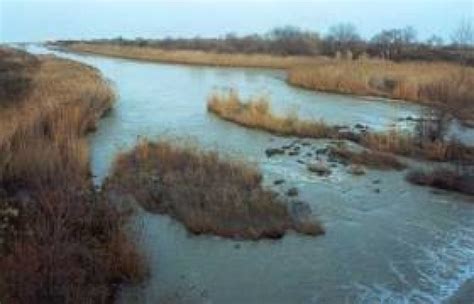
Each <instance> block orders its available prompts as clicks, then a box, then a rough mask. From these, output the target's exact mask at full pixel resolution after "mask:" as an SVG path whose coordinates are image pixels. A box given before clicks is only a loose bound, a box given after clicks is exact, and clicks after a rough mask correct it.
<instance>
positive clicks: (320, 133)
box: [207, 91, 474, 161]
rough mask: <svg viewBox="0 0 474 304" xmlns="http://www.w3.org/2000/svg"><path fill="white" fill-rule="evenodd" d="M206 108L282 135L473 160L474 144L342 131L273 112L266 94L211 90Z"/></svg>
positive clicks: (433, 157) (391, 133) (442, 158)
mask: <svg viewBox="0 0 474 304" xmlns="http://www.w3.org/2000/svg"><path fill="white" fill-rule="evenodd" d="M207 108H208V111H209V112H212V113H214V114H216V115H218V116H219V117H221V118H222V119H225V120H228V121H231V122H234V123H237V124H239V125H242V126H245V127H249V128H255V129H261V130H265V131H268V132H271V133H275V134H280V135H291V136H298V137H308V138H330V139H346V140H350V141H353V142H356V143H358V144H360V145H362V146H364V147H366V148H369V149H371V150H374V151H378V152H384V153H393V154H397V155H402V156H408V157H413V158H422V159H428V160H435V161H452V160H474V148H472V147H466V146H463V145H461V144H459V143H457V142H451V141H450V142H443V141H440V140H434V141H432V140H431V139H428V138H416V137H414V136H413V135H411V134H409V133H400V132H397V131H389V132H385V133H369V132H367V133H362V134H356V133H354V132H339V130H338V129H337V128H336V127H331V126H329V125H327V124H326V123H324V122H323V121H319V122H313V121H307V120H301V119H299V118H298V116H296V115H295V114H291V115H288V116H286V117H279V116H277V115H275V114H274V113H273V112H272V110H271V108H270V105H269V102H268V100H267V99H265V98H264V97H259V98H254V99H252V100H250V101H247V102H242V101H241V100H240V98H239V96H238V94H237V93H236V92H234V91H230V92H227V93H214V94H212V95H211V96H210V97H209V100H208V103H207ZM387 161H389V160H388V159H387Z"/></svg>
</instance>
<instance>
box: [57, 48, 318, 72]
mask: <svg viewBox="0 0 474 304" xmlns="http://www.w3.org/2000/svg"><path fill="white" fill-rule="evenodd" d="M66 48H67V49H68V50H70V51H74V52H84V53H92V54H99V55H105V56H111V57H119V58H127V59H135V60H144V61H153V62H169V63H181V64H193V65H211V66H228V67H256V68H276V69H286V68H289V67H291V66H294V65H296V64H309V63H313V64H314V63H317V62H320V61H321V60H324V59H322V58H319V57H308V56H275V55H266V54H223V53H214V52H204V51H190V50H189V51H188V50H164V49H159V48H155V47H138V46H120V45H107V44H93V43H75V44H72V45H68V46H67V47H66Z"/></svg>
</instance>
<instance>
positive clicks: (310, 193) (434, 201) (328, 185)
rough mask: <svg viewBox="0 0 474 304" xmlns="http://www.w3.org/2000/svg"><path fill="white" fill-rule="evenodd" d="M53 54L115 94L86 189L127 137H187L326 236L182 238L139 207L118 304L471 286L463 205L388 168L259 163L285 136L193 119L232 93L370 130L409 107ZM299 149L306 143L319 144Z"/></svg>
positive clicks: (366, 298)
mask: <svg viewBox="0 0 474 304" xmlns="http://www.w3.org/2000/svg"><path fill="white" fill-rule="evenodd" d="M28 49H29V50H30V51H32V52H35V53H49V52H54V51H50V50H47V49H44V48H42V47H38V46H29V47H28ZM54 53H56V54H58V55H59V56H64V57H68V58H72V59H75V60H78V61H81V62H84V63H87V64H90V65H92V66H94V67H96V68H98V69H99V70H100V71H101V72H102V73H103V75H104V76H105V77H106V78H108V79H110V80H111V82H112V83H113V84H114V86H115V89H116V91H117V93H118V96H119V97H118V100H117V103H116V105H115V108H114V110H113V111H112V112H111V113H110V114H109V115H108V116H106V117H105V118H104V119H103V120H102V121H101V122H100V124H99V127H98V130H97V132H95V133H93V134H91V135H90V137H89V141H90V151H91V165H92V171H93V174H94V176H95V177H94V178H95V182H96V183H97V184H98V185H99V184H100V183H101V182H102V180H103V179H104V178H105V177H106V176H107V174H108V172H109V170H110V168H111V164H112V161H113V159H114V157H115V156H116V155H117V153H119V152H120V151H123V150H126V149H129V148H131V147H132V146H133V145H134V144H135V143H136V142H137V141H138V140H140V138H143V137H146V138H150V139H163V138H167V139H169V140H176V141H186V142H192V143H194V144H195V145H198V146H199V147H201V148H203V149H212V150H218V151H220V152H221V153H223V154H226V155H229V156H230V157H236V158H242V159H245V160H247V161H250V162H253V163H255V165H256V166H258V167H259V168H260V169H261V170H262V172H263V175H264V182H265V184H266V185H267V186H269V187H270V186H271V187H273V186H272V182H273V181H274V180H276V179H281V178H283V179H285V183H284V184H283V185H280V186H278V189H277V190H279V191H281V192H285V190H286V189H288V188H290V187H297V188H298V190H299V193H300V194H299V197H298V199H300V200H303V201H305V202H308V204H310V206H311V209H312V211H313V213H314V215H315V216H316V217H317V218H318V219H319V220H320V221H321V222H322V223H323V225H324V226H325V228H326V232H327V233H326V235H324V236H320V237H308V236H301V235H297V234H295V233H289V234H288V235H286V236H285V237H284V238H283V239H281V240H278V241H267V240H264V241H258V242H255V241H232V240H225V239H222V238H219V237H212V236H199V237H196V236H192V235H189V234H188V233H187V232H186V230H185V229H184V227H183V226H182V225H181V224H180V223H178V222H176V221H174V220H172V219H170V218H168V217H166V216H160V215H155V214H150V213H146V212H139V213H138V214H137V216H136V218H135V223H134V225H132V226H133V227H132V230H134V231H135V230H138V231H140V234H139V236H138V235H137V242H138V245H139V246H140V249H141V250H142V251H143V252H144V254H145V255H146V257H147V259H148V262H149V264H150V267H151V275H150V278H149V280H147V281H146V282H145V284H144V285H143V286H138V287H133V288H131V287H128V288H124V289H123V290H122V292H121V298H120V302H122V303H158V302H165V303H166V301H169V302H172V303H256V304H257V303H264V304H265V303H441V302H443V301H448V302H449V299H450V298H451V297H452V296H453V295H456V293H457V291H458V289H462V288H461V287H462V286H463V284H464V283H465V282H469V280H471V281H472V278H473V277H474V204H473V199H472V197H468V196H464V195H459V194H454V193H449V192H444V191H438V190H436V191H435V190H432V189H429V188H422V187H416V186H413V185H410V184H408V183H407V182H406V181H405V180H404V178H403V176H404V172H397V171H377V170H369V171H368V172H367V174H366V175H364V176H353V175H351V174H349V173H347V171H346V170H345V168H344V167H343V166H340V165H337V166H335V167H334V168H333V169H332V170H333V173H332V174H331V175H330V176H329V177H319V176H317V175H314V174H312V173H310V172H308V171H307V170H306V167H305V166H304V165H302V164H301V163H300V162H298V160H300V161H301V160H302V158H304V157H305V156H304V155H302V156H301V157H287V156H283V157H272V158H267V157H266V155H265V149H266V148H268V147H279V146H282V145H285V144H288V143H290V142H292V141H294V138H287V137H277V136H273V135H270V134H268V133H265V132H260V131H258V130H249V129H245V128H242V127H239V126H237V125H234V124H232V123H229V122H225V121H222V120H220V119H219V118H217V117H215V116H213V115H210V114H208V113H207V110H206V101H207V97H208V96H209V94H211V93H212V92H213V91H214V90H220V89H229V88H232V89H236V90H238V92H239V93H240V94H241V96H243V97H250V96H255V95H259V94H265V95H268V96H269V97H270V98H271V101H272V106H273V107H275V108H276V111H277V112H279V113H287V112H289V111H291V112H295V113H298V114H299V115H300V116H302V117H305V118H311V119H324V120H325V121H326V122H328V123H330V124H339V125H348V126H353V125H355V124H363V125H367V126H368V127H369V128H370V129H373V130H387V129H390V128H399V129H403V128H409V127H410V125H409V124H407V122H406V121H405V120H404V118H406V117H417V116H418V115H419V114H420V112H421V111H422V110H423V108H421V107H420V106H418V105H415V104H411V103H406V102H401V101H391V100H381V99H376V100H374V99H371V98H362V97H354V96H341V95H335V94H325V93H319V92H311V91H306V90H302V89H298V88H294V87H290V86H288V85H287V84H286V82H285V74H284V72H282V71H274V70H264V69H241V68H215V67H214V68H213V67H197V66H185V65H172V64H156V63H144V62H135V61H130V60H122V59H116V58H106V57H101V56H92V55H77V54H70V53H60V52H54ZM307 142H308V143H309V144H310V145H309V146H308V149H319V148H323V147H325V146H326V145H327V144H328V143H329V142H328V141H327V140H307ZM132 233H133V232H132ZM465 286H466V285H464V289H465ZM471 286H472V284H471ZM463 292H465V291H463ZM465 300H466V303H469V302H468V299H465Z"/></svg>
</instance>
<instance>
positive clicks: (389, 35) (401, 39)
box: [372, 26, 416, 59]
mask: <svg viewBox="0 0 474 304" xmlns="http://www.w3.org/2000/svg"><path fill="white" fill-rule="evenodd" d="M415 41H416V31H415V30H414V29H413V27H411V26H407V27H405V28H402V29H390V30H383V31H381V32H380V33H378V34H376V35H375V36H374V37H373V38H372V43H373V45H374V47H375V49H376V51H377V52H378V53H379V56H381V57H383V58H388V59H395V58H397V57H399V56H400V55H401V53H402V52H403V51H404V50H405V49H407V48H408V47H409V46H410V45H411V44H413V43H414V42H415Z"/></svg>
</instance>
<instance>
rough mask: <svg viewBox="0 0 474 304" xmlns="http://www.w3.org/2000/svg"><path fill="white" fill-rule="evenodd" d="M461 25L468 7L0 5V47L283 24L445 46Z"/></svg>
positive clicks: (33, 1) (208, 0) (319, 2)
mask: <svg viewBox="0 0 474 304" xmlns="http://www.w3.org/2000/svg"><path fill="white" fill-rule="evenodd" d="M463 19H464V20H471V21H472V20H474V0H444V1H442V0H411V1H410V0H401V1H400V0H399V1H395V0H394V1H388V0H362V1H356V0H336V1H334V0H333V1H330V0H313V1H291V0H273V1H272V0H260V1H258V0H253V1H248V0H240V1H238V0H229V1H225V0H219V1H217V0H214V1H212V0H187V1H186V0H182V1H169V0H168V1H162V0H157V1H152V0H138V1H133V0H121V1H113V0H62V1H61V0H46V1H45V0H0V41H3V42H20V41H42V40H48V39H80V38H111V37H116V36H120V35H121V36H123V37H127V38H135V37H147V38H148V37H155V38H156V37H158V38H159V37H165V36H183V37H191V36H219V35H223V34H225V33H228V32H233V33H237V34H249V33H255V32H257V33H263V32H266V31H267V30H269V29H271V28H272V27H275V26H281V25H286V24H291V25H296V26H299V27H301V28H303V29H310V30H316V31H318V32H321V33H325V32H326V31H327V29H328V28H329V27H330V26H331V25H332V24H335V23H338V22H351V23H353V24H355V25H356V27H357V29H358V30H359V32H360V33H361V34H362V36H364V37H371V36H372V35H373V34H374V33H376V32H377V31H379V30H380V29H385V28H395V27H404V26H407V25H411V26H413V27H414V28H415V29H416V30H417V32H418V36H419V38H421V39H425V38H426V37H428V36H430V35H432V34H437V35H439V36H441V37H443V38H444V39H445V40H449V37H450V35H451V33H452V31H453V30H454V28H455V27H456V26H457V25H458V24H459V23H460V22H461V20H463Z"/></svg>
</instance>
